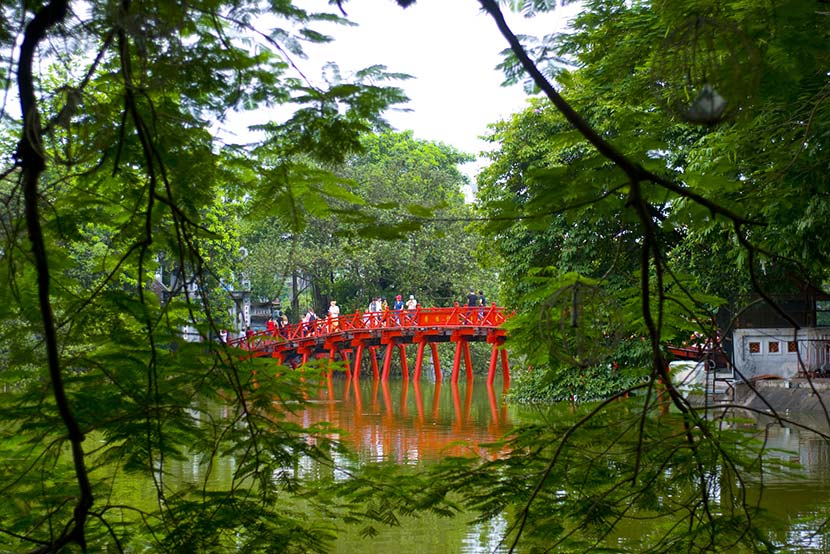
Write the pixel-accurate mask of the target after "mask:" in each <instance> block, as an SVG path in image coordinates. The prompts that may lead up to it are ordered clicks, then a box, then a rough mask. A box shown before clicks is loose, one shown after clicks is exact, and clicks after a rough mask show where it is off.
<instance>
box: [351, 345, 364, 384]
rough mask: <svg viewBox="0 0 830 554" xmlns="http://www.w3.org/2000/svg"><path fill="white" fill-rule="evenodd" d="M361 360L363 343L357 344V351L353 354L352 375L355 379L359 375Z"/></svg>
mask: <svg viewBox="0 0 830 554" xmlns="http://www.w3.org/2000/svg"><path fill="white" fill-rule="evenodd" d="M362 362H363V345H362V344H358V345H357V352H355V355H354V375H353V377H354V378H355V379H357V378H358V377H360V364H361V363H362Z"/></svg>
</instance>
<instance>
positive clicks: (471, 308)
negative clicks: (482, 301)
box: [467, 287, 478, 323]
mask: <svg viewBox="0 0 830 554" xmlns="http://www.w3.org/2000/svg"><path fill="white" fill-rule="evenodd" d="M476 306H478V295H477V294H476V291H475V289H474V288H473V287H470V292H468V293H467V321H468V322H469V323H472V322H473V318H474V317H475V313H476V310H475V307H476Z"/></svg>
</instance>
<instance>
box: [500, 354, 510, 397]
mask: <svg viewBox="0 0 830 554" xmlns="http://www.w3.org/2000/svg"><path fill="white" fill-rule="evenodd" d="M501 376H502V381H503V382H504V388H505V389H508V388H510V366H509V365H507V350H505V349H504V348H502V349H501Z"/></svg>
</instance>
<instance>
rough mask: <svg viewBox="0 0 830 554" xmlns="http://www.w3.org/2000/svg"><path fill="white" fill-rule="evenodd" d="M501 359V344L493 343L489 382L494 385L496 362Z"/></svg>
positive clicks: (488, 373) (488, 372) (488, 374)
mask: <svg viewBox="0 0 830 554" xmlns="http://www.w3.org/2000/svg"><path fill="white" fill-rule="evenodd" d="M498 361H499V345H498V344H496V343H493V350H492V351H491V352H490V367H489V368H488V370H487V384H488V385H490V386H491V387H492V386H493V381H494V380H495V378H496V362H498Z"/></svg>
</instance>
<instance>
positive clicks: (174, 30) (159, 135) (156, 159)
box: [0, 0, 404, 552]
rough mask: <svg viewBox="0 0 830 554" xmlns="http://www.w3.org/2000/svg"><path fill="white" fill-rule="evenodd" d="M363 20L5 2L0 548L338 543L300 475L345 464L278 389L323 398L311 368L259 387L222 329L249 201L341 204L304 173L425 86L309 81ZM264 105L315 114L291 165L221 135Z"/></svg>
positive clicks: (278, 10) (298, 123)
mask: <svg viewBox="0 0 830 554" xmlns="http://www.w3.org/2000/svg"><path fill="white" fill-rule="evenodd" d="M344 22H345V20H344V19H343V17H342V16H341V15H340V13H339V12H338V11H336V10H335V11H328V12H326V11H321V12H312V11H306V10H305V9H303V8H301V7H299V6H296V5H294V4H293V3H291V2H270V3H268V2H266V3H262V2H221V1H219V2H215V1H197V2H187V3H175V2H149V1H147V2H145V1H135V2H130V1H124V2H98V1H92V2H83V3H81V2H71V3H70V2H68V1H67V0H55V1H53V2H49V3H41V2H34V3H30V2H22V3H6V4H4V7H3V17H2V18H0V46H1V47H2V52H3V53H2V56H3V64H2V67H3V69H2V71H3V72H4V75H3V76H4V82H6V83H8V84H14V85H16V90H11V89H7V90H6V96H5V99H6V101H5V103H4V104H3V107H2V108H3V109H2V112H0V116H2V121H1V122H0V123H2V129H3V140H4V143H5V144H6V149H5V152H6V155H5V156H4V158H3V160H4V162H5V169H4V171H3V173H2V175H3V181H2V199H3V203H2V207H3V208H2V215H0V221H2V234H1V235H0V239H1V240H2V243H1V244H0V262H2V263H0V280H2V282H3V283H4V285H3V286H2V287H0V330H2V345H3V346H2V350H0V359H2V368H3V370H2V372H0V379H2V390H3V392H2V404H0V417H2V419H3V421H4V426H3V430H2V436H1V437H0V449H2V465H0V483H2V490H3V492H4V495H5V496H6V497H7V498H12V499H15V500H14V501H13V502H5V503H4V504H3V506H2V507H0V549H2V550H13V551H21V550H30V551H41V552H56V551H62V550H63V549H67V550H72V549H83V550H86V549H88V550H95V551H99V550H103V549H114V550H116V551H118V550H128V549H133V548H135V547H136V546H140V547H142V548H151V549H154V550H161V551H171V552H184V551H192V552H207V551H221V552H225V551H227V550H228V549H229V548H236V549H238V550H240V551H247V552H253V551H275V550H278V551H283V552H308V551H315V550H322V549H324V546H325V541H326V540H327V539H329V538H330V537H331V536H332V535H331V529H330V525H328V524H326V523H325V522H323V521H318V520H317V518H316V517H315V515H314V514H315V513H316V512H315V510H314V508H313V506H311V505H308V504H306V505H305V506H304V507H303V509H304V510H306V511H305V512H303V511H302V510H298V509H296V506H295V507H294V508H293V509H289V506H288V501H287V498H293V497H295V496H296V495H297V494H298V493H299V492H300V491H301V490H302V488H303V484H302V482H301V481H300V480H299V477H298V476H297V475H296V473H293V472H291V471H287V470H286V468H291V467H292V466H293V465H294V464H295V463H296V461H297V460H298V459H300V458H303V457H306V456H310V457H311V458H313V459H319V460H324V461H325V460H329V459H330V458H329V456H330V452H329V451H328V450H327V447H326V445H327V443H328V441H327V440H326V439H325V437H323V436H321V437H320V438H319V440H318V441H317V442H315V443H314V444H315V445H314V446H311V445H310V443H309V442H308V441H307V439H306V437H307V436H309V435H310V436H314V435H316V434H317V430H316V429H315V428H309V429H302V428H299V427H297V426H295V425H289V424H286V423H284V422H281V421H280V417H279V412H278V411H275V409H274V399H275V398H276V399H281V400H284V401H292V402H302V397H301V396H300V395H299V393H298V392H297V386H296V383H295V382H293V380H292V379H290V378H289V377H288V376H286V378H285V379H282V380H279V381H276V380H269V381H267V382H260V383H255V382H254V381H253V380H252V375H253V374H254V373H253V372H252V370H255V369H256V367H257V364H256V363H255V362H254V361H247V362H244V363H243V362H240V361H239V357H238V355H237V354H235V353H233V352H231V351H229V350H227V349H226V348H224V347H222V346H221V345H219V344H218V343H217V342H216V341H215V340H210V339H212V338H213V337H215V336H216V334H217V330H218V329H219V327H220V326H225V325H227V321H226V319H227V318H228V317H229V316H228V311H227V308H228V305H229V303H230V302H231V299H230V298H229V297H228V295H227V294H226V292H225V288H226V287H229V286H238V280H237V281H236V282H235V279H238V278H239V276H240V275H241V271H240V268H239V266H238V265H236V264H237V262H238V258H239V255H238V250H239V247H240V241H239V238H238V231H237V229H238V218H239V216H240V214H241V213H242V211H241V209H242V207H244V205H245V202H246V201H247V199H248V195H250V194H251V193H253V192H256V193H257V194H260V195H264V196H266V197H267V195H268V193H269V192H270V193H275V194H274V195H273V197H272V198H271V202H272V204H273V203H276V202H277V201H279V200H281V199H285V194H284V193H280V192H279V187H281V186H285V185H286V183H288V184H289V185H293V184H295V183H297V187H300V184H301V183H303V182H305V183H306V185H308V186H307V188H306V190H305V193H304V196H301V197H299V198H293V199H292V202H295V203H297V204H300V203H301V202H303V201H304V200H307V199H311V200H309V202H310V203H311V204H313V205H315V206H317V209H316V210H315V211H312V212H311V216H312V217H322V216H324V212H323V211H321V209H320V208H319V206H320V205H322V206H325V205H326V202H325V199H324V197H325V196H326V195H327V193H329V192H331V193H333V194H336V193H337V190H335V189H332V190H331V191H329V190H328V189H326V188H325V183H326V180H325V178H323V177H324V176H323V174H322V173H320V178H319V179H318V178H315V179H311V183H310V184H309V181H310V179H309V175H310V173H309V171H311V170H308V171H305V172H303V171H295V172H293V173H291V174H290V175H289V179H288V180H286V179H283V178H282V177H283V176H284V175H285V172H283V171H281V169H282V168H284V167H285V166H286V165H287V164H292V163H294V164H295V166H296V167H299V166H300V164H301V163H303V162H305V163H306V166H307V167H309V168H312V169H313V170H314V171H316V166H317V165H319V164H323V163H335V162H342V161H343V160H344V159H346V157H347V156H348V155H349V154H350V153H352V152H354V151H356V150H357V149H358V148H359V137H360V135H361V134H363V133H365V132H367V131H370V130H372V129H375V128H377V127H379V126H382V125H383V121H382V119H381V114H382V112H383V110H384V109H385V108H386V107H388V106H389V105H391V104H393V103H396V102H399V101H402V100H403V99H404V96H403V94H402V93H401V91H400V90H399V89H397V88H395V87H391V86H385V85H384V81H386V80H388V79H389V78H401V77H404V76H402V75H394V74H389V73H387V72H386V71H385V69H384V68H382V67H372V68H368V69H367V70H365V71H363V72H360V73H359V74H357V75H355V76H354V78H353V79H346V78H343V79H341V80H340V81H339V82H336V83H332V84H330V85H328V86H325V87H321V86H317V85H315V84H313V83H312V82H309V81H307V80H306V79H305V77H304V75H303V73H302V72H299V71H298V68H297V66H296V65H295V63H296V62H297V61H298V60H299V59H301V58H302V56H303V54H302V45H303V44H304V43H309V42H321V41H328V40H330V37H328V36H327V35H325V34H323V33H321V32H319V31H318V30H316V29H315V26H317V25H318V24H326V25H329V26H331V24H336V23H344ZM269 25H270V26H269ZM15 98H17V99H19V101H20V106H19V108H17V107H16V106H15V105H14V102H13V99H15ZM263 104H270V105H275V104H291V105H292V106H293V107H294V108H295V109H294V111H293V112H292V113H293V115H292V116H291V117H290V118H288V119H286V120H284V121H280V122H278V123H276V124H274V125H271V126H269V129H268V135H267V141H269V142H268V143H267V144H266V145H265V146H263V148H270V149H271V150H272V151H276V152H277V155H279V156H282V157H281V158H280V159H279V160H275V158H274V156H271V157H267V156H265V155H263V156H254V155H252V150H251V148H250V147H249V148H243V147H241V146H233V145H230V144H223V143H222V142H221V141H218V140H217V139H216V138H214V137H213V133H212V129H214V128H215V126H216V125H217V123H219V124H221V123H222V122H224V121H225V120H226V119H227V118H229V117H233V112H234V110H245V109H250V108H254V107H257V106H260V105H263ZM254 152H255V151H254ZM183 329H188V330H189V333H190V334H189V336H190V337H194V336H195V337H198V338H200V339H202V342H186V341H184V340H183V335H182V330H183ZM255 385H256V386H255ZM217 403H221V405H222V406H223V408H222V410H221V411H216V410H215V406H216V405H217ZM231 453H232V454H233V459H234V465H233V469H232V476H231V477H230V478H228V479H227V480H224V481H223V482H225V483H227V486H225V485H221V486H218V485H216V484H215V482H214V481H213V480H212V477H211V475H212V474H213V473H214V472H215V471H219V470H220V469H221V466H222V464H221V463H220V461H221V460H220V457H224V456H226V455H229V454H231ZM184 460H189V461H192V462H193V463H197V464H199V465H200V467H202V468H203V469H204V478H203V480H202V481H196V482H192V481H190V480H188V479H187V478H186V477H185V476H183V475H182V473H181V471H180V468H181V465H182V462H183V461H184ZM136 481H138V482H143V483H152V484H153V485H154V486H153V488H152V489H151V490H152V491H153V492H152V493H151V494H145V495H144V496H141V495H137V494H134V493H132V494H129V489H130V483H134V482H136Z"/></svg>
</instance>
